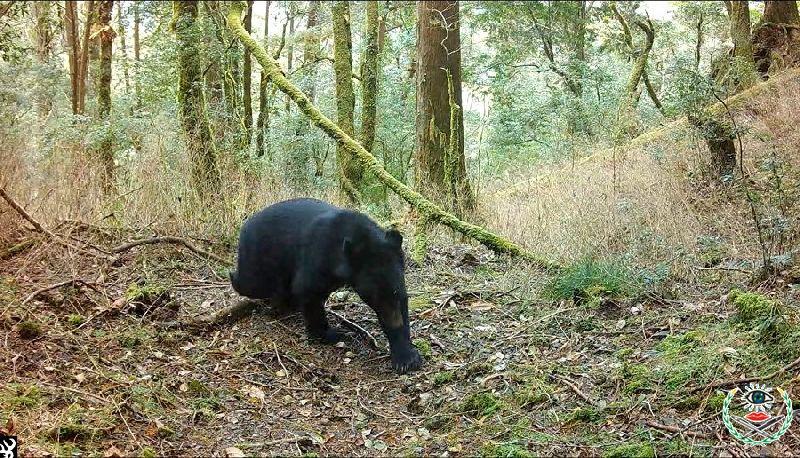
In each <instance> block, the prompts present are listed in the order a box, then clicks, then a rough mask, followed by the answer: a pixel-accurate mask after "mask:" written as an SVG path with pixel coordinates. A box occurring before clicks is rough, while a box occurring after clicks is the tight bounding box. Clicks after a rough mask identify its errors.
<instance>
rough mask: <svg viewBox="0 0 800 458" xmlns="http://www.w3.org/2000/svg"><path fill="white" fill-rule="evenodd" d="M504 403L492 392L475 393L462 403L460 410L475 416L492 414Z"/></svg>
mask: <svg viewBox="0 0 800 458" xmlns="http://www.w3.org/2000/svg"><path fill="white" fill-rule="evenodd" d="M502 406H503V404H502V403H501V402H500V400H499V399H498V398H497V397H496V396H495V395H494V394H492V393H474V394H471V395H469V396H467V397H466V398H465V399H464V401H463V402H462V403H461V406H460V410H461V411H463V412H467V413H470V414H472V415H473V416H475V417H485V416H487V415H491V414H493V413H495V412H497V411H498V410H500V409H501V408H502Z"/></svg>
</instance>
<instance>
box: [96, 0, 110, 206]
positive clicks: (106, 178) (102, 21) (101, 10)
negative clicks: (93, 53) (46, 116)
mask: <svg viewBox="0 0 800 458" xmlns="http://www.w3.org/2000/svg"><path fill="white" fill-rule="evenodd" d="M113 7H114V1H113V0H101V1H100V2H99V5H98V12H97V13H98V14H97V19H98V25H99V27H98V29H97V30H98V36H97V40H98V41H99V45H100V46H99V47H100V57H99V62H98V66H97V67H98V75H97V115H98V117H99V118H100V120H101V121H102V122H103V123H104V124H105V126H106V131H105V132H104V133H103V140H102V141H101V142H100V158H101V161H102V162H103V171H104V173H103V189H104V190H105V191H106V192H109V191H112V190H113V189H114V142H113V140H112V136H111V127H110V125H109V124H110V117H111V58H112V47H113V44H114V29H113V28H111V13H112V9H113Z"/></svg>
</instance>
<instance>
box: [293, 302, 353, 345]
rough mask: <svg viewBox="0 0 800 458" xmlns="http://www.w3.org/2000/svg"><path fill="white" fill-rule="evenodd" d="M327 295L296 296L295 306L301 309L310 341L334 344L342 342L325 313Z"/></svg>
mask: <svg viewBox="0 0 800 458" xmlns="http://www.w3.org/2000/svg"><path fill="white" fill-rule="evenodd" d="M327 297H328V295H327V294H324V295H323V294H308V293H306V294H296V295H295V296H294V299H293V301H292V302H293V305H296V306H298V307H300V309H301V310H302V311H303V318H304V319H305V323H306V333H307V334H308V337H309V339H311V340H319V341H322V342H324V343H330V344H334V343H336V342H339V341H340V340H342V338H341V335H340V334H339V332H338V331H337V330H336V329H335V328H332V327H331V326H330V324H328V318H327V315H326V312H325V299H327Z"/></svg>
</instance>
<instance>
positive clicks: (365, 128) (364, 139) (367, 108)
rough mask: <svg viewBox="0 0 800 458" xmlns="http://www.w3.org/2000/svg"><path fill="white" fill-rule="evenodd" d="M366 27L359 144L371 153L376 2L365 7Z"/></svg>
mask: <svg viewBox="0 0 800 458" xmlns="http://www.w3.org/2000/svg"><path fill="white" fill-rule="evenodd" d="M366 9H367V25H366V31H365V33H364V40H365V45H364V54H363V56H362V58H361V62H362V65H363V66H362V67H361V144H362V145H364V148H366V150H367V151H370V152H372V145H373V144H374V143H375V124H376V117H377V98H378V65H379V64H378V61H379V55H378V2H377V0H369V1H368V2H367V5H366Z"/></svg>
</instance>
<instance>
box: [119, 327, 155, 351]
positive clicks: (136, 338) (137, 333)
mask: <svg viewBox="0 0 800 458" xmlns="http://www.w3.org/2000/svg"><path fill="white" fill-rule="evenodd" d="M150 339H151V336H150V334H149V333H148V332H147V330H146V329H144V328H139V327H136V328H130V329H126V330H125V331H123V332H122V334H120V335H119V336H118V337H117V340H118V341H119V344H120V345H122V346H123V347H125V348H136V347H138V346H140V345H142V344H145V343H147V342H149V341H150Z"/></svg>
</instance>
